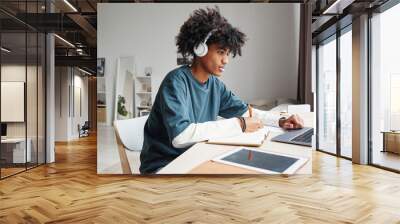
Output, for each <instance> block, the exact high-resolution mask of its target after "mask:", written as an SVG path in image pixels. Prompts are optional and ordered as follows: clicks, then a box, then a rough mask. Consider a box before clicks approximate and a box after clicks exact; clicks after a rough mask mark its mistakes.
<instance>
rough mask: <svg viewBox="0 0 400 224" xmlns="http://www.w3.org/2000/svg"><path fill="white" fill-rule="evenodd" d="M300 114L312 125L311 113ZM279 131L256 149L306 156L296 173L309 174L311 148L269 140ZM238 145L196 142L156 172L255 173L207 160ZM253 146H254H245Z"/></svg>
mask: <svg viewBox="0 0 400 224" xmlns="http://www.w3.org/2000/svg"><path fill="white" fill-rule="evenodd" d="M300 116H301V117H302V118H303V119H304V124H305V126H307V127H313V121H314V119H313V116H314V115H313V113H312V112H311V113H302V114H300ZM276 135H279V133H273V132H270V134H269V136H268V138H267V140H266V141H265V142H264V144H263V145H262V146H260V147H257V149H258V150H262V151H271V152H278V153H283V154H287V155H295V156H302V157H306V158H308V162H307V163H306V164H305V165H304V166H303V167H302V168H300V169H299V170H298V171H297V172H296V173H297V174H311V172H312V148H311V147H305V146H299V145H293V144H285V143H279V142H272V141H270V140H271V138H273V137H274V136H276ZM237 147H238V146H225V145H213V144H207V143H197V144H195V145H194V146H192V147H191V148H189V149H188V150H187V151H186V152H184V153H183V154H182V155H180V156H179V157H178V158H176V159H175V160H173V161H172V162H170V163H169V164H168V165H167V166H165V167H164V168H162V169H161V170H160V171H158V172H157V174H241V173H249V174H253V173H254V174H257V172H252V171H251V172H246V171H245V172H242V171H243V170H242V169H238V168H236V167H233V166H229V165H223V166H222V165H220V164H218V163H212V162H209V161H210V160H211V159H213V158H215V157H217V156H218V155H221V154H223V153H225V152H227V151H229V150H232V149H235V148H237ZM246 148H254V147H246Z"/></svg>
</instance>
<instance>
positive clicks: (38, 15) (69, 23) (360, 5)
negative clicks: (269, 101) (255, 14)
mask: <svg viewBox="0 0 400 224" xmlns="http://www.w3.org/2000/svg"><path fill="white" fill-rule="evenodd" d="M336 1H338V0H336ZM340 1H341V2H344V3H343V4H342V5H341V4H339V6H336V8H337V9H335V10H338V13H335V12H334V13H333V14H332V13H331V14H324V13H323V12H324V11H326V9H327V8H329V7H330V6H331V5H332V4H334V2H335V0H265V1H264V0H252V1H242V0H236V1H235V0H227V1H221V0H219V1H214V0H209V1H207V2H280V3H302V2H311V3H312V14H313V17H312V22H313V24H312V32H313V37H314V38H315V37H316V36H320V35H321V33H323V32H325V30H327V29H328V28H329V27H332V26H333V24H335V23H336V22H337V21H338V20H340V19H341V18H343V17H344V16H346V15H348V14H352V15H354V14H357V13H358V12H362V11H365V10H366V9H368V8H374V7H377V6H379V5H381V4H383V3H384V2H386V0H340ZM110 2H111V3H129V2H130V3H136V2H196V1H179V0H174V1H165V0H158V1H157V0H155V1H150V0H141V1H139V0H136V1H135V0H119V1H117V0H47V1H46V0H1V1H0V26H1V30H2V33H3V34H2V46H7V48H12V49H13V52H14V53H13V54H15V55H18V54H21V55H24V54H25V47H24V46H25V38H24V33H25V31H26V30H27V31H28V32H37V31H38V32H54V33H56V34H57V35H58V37H56V38H55V53H56V65H71V66H79V65H82V64H85V65H88V64H90V65H91V66H89V67H90V68H89V67H88V68H89V69H92V70H93V71H95V67H96V58H97V55H96V49H97V43H96V42H97V4H98V3H110ZM339 11H340V12H339ZM50 12H51V13H50ZM59 37H60V38H59ZM31 39H32V37H30V38H28V45H27V48H26V51H27V52H28V55H29V53H30V52H32V53H33V52H34V51H35V49H36V45H35V43H30V41H31ZM63 39H64V40H66V41H67V42H68V43H67V42H66V41H63ZM71 44H72V45H71ZM2 55H3V53H2Z"/></svg>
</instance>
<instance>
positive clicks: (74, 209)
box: [0, 137, 400, 224]
mask: <svg viewBox="0 0 400 224" xmlns="http://www.w3.org/2000/svg"><path fill="white" fill-rule="evenodd" d="M313 162H314V163H313V174H312V175H309V176H293V177H289V178H285V177H275V176H218V177H216V176H190V177H132V176H99V175H97V174H96V139H95V138H94V137H90V138H85V139H83V140H81V141H76V142H71V143H68V144H57V148H56V163H55V164H51V165H46V166H41V167H39V168H36V169H33V170H30V171H28V172H26V173H22V174H19V175H17V176H14V177H10V178H8V179H5V180H2V181H0V223H44V222H47V223H373V224H376V223H385V224H386V223H400V175H399V174H395V173H391V172H387V171H384V170H380V169H377V168H374V167H368V166H359V165H352V164H351V162H350V161H347V160H343V159H337V158H335V157H333V156H330V155H326V154H323V153H320V152H316V153H314V158H313Z"/></svg>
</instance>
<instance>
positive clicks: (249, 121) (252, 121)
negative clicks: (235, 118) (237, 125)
mask: <svg viewBox="0 0 400 224" xmlns="http://www.w3.org/2000/svg"><path fill="white" fill-rule="evenodd" d="M244 120H245V122H246V130H245V132H255V131H257V130H258V129H260V128H263V127H264V124H263V123H262V121H261V120H260V119H258V118H254V117H244Z"/></svg>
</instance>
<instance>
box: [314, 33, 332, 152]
mask: <svg viewBox="0 0 400 224" xmlns="http://www.w3.org/2000/svg"><path fill="white" fill-rule="evenodd" d="M330 39H331V40H328V41H327V42H326V43H323V44H321V45H319V47H318V57H317V58H318V59H317V63H318V89H317V91H318V109H317V111H318V123H317V125H318V136H317V138H318V139H317V141H318V149H319V150H322V151H326V152H330V153H336V36H333V37H332V38H330Z"/></svg>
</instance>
